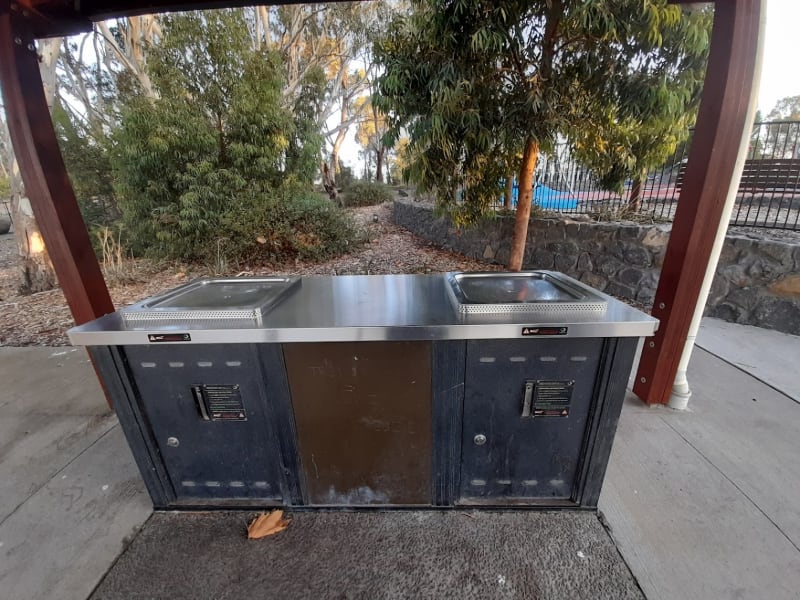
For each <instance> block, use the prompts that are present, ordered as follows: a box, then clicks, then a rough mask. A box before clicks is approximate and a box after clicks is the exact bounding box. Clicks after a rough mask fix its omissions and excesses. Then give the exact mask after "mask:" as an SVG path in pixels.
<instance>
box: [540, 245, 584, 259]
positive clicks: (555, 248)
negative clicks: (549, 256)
mask: <svg viewBox="0 0 800 600" xmlns="http://www.w3.org/2000/svg"><path fill="white" fill-rule="evenodd" d="M547 249H548V250H550V252H553V253H554V254H569V255H572V256H578V253H579V252H580V250H579V249H578V245H577V244H576V243H575V242H551V243H549V244H547Z"/></svg>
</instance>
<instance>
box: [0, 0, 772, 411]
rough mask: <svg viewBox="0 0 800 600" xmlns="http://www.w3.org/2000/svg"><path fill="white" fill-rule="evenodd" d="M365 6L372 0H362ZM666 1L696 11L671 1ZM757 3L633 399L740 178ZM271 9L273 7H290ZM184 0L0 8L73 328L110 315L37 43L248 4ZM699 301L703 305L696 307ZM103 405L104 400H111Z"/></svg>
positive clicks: (722, 25) (718, 17)
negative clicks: (124, 22)
mask: <svg viewBox="0 0 800 600" xmlns="http://www.w3.org/2000/svg"><path fill="white" fill-rule="evenodd" d="M367 1H368V0H367ZM670 1H671V2H672V3H674V4H697V3H696V2H688V1H687V0H670ZM764 2H765V0H716V2H714V5H715V9H714V25H713V30H712V35H711V45H710V54H709V62H708V70H707V72H706V76H705V81H704V86H703V95H702V100H701V103H700V109H699V112H698V117H697V123H696V125H695V133H694V141H693V144H692V148H691V151H690V153H689V159H688V162H687V165H686V171H685V176H684V180H683V186H682V189H681V192H680V199H679V203H678V208H677V212H676V214H675V218H674V221H673V225H672V232H671V234H670V238H669V243H668V245H667V250H666V254H665V257H664V263H663V266H662V269H661V276H660V278H659V282H658V288H657V291H656V296H655V300H654V303H653V311H652V314H653V316H654V317H657V318H658V319H660V321H661V325H660V326H659V329H658V331H657V333H656V335H655V337H653V338H649V339H648V340H647V341H646V343H645V346H644V348H643V350H642V356H641V362H640V364H639V370H638V372H637V374H636V380H635V384H634V388H633V390H634V392H635V393H636V394H637V395H638V396H639V397H640V398H641V399H642V400H643V401H644V402H646V403H647V404H666V403H667V402H668V400H669V398H670V394H671V392H672V386H673V381H674V379H675V375H676V372H677V370H678V365H679V362H680V360H681V356H682V354H683V350H684V345H685V343H686V338H687V335H688V334H689V330H690V326H691V322H692V318H693V316H694V313H695V309H696V307H697V304H698V299H699V297H700V296H701V288H702V285H703V280H704V278H705V274H706V270H707V267H708V264H709V261H710V258H711V255H712V247H713V245H714V239H715V237H716V234H717V230H718V229H719V227H720V221H721V217H722V215H723V208H724V205H725V201H726V197H727V195H728V190H729V188H730V186H731V185H732V184H733V185H735V184H736V182H732V179H733V177H734V175H735V174H736V163H737V157H738V153H739V147H740V145H741V142H742V139H743V136H745V135H746V129H747V127H748V123H747V119H748V108H749V104H750V101H751V96H752V91H753V89H754V87H755V86H757V85H758V82H756V81H754V73H755V71H756V66H757V54H758V46H759V35H760V33H759V26H760V19H761V13H762V5H763V3H764ZM289 3H290V2H283V1H278V2H272V3H271V4H289ZM252 4H253V3H252V2H242V1H240V0H234V1H219V2H214V1H204V2H203V1H201V2H197V1H194V2H192V1H181V0H150V1H149V2H148V1H136V0H112V1H110V2H101V1H100V0H0V85H2V90H3V95H4V98H5V105H6V116H7V120H8V128H9V132H10V134H11V141H12V145H13V148H14V152H15V155H16V157H17V162H18V163H19V167H20V173H21V175H22V180H23V183H24V185H25V190H26V196H27V197H28V199H29V200H30V203H31V206H32V208H33V212H34V216H35V217H36V221H37V223H38V225H39V228H40V231H41V234H42V237H43V239H44V242H45V246H46V247H47V249H48V252H49V254H50V258H51V260H52V263H53V266H54V268H55V272H56V276H57V278H58V282H59V284H60V286H61V288H62V290H63V292H64V296H65V297H66V300H67V303H68V305H69V308H70V311H71V312H72V316H73V317H74V319H75V322H76V324H78V325H80V324H83V323H86V322H88V321H91V320H93V319H95V318H98V317H101V316H103V315H105V314H108V313H111V312H113V311H114V305H113V303H112V301H111V297H110V295H109V293H108V288H107V286H106V283H105V280H104V279H103V274H102V271H101V269H100V266H99V264H98V262H97V258H96V257H95V254H94V251H93V249H92V244H91V241H90V239H89V234H88V232H87V230H86V226H85V224H84V222H83V218H82V217H81V213H80V210H79V209H78V203H77V200H76V197H75V192H74V190H73V188H72V184H71V182H70V179H69V176H68V175H67V171H66V167H65V165H64V160H63V158H62V156H61V151H60V149H59V146H58V142H57V139H56V133H55V130H54V128H53V123H52V120H51V118H50V112H49V110H48V107H47V102H46V100H45V95H44V90H43V86H42V79H41V75H40V72H39V57H38V55H37V52H36V45H35V40H36V39H37V38H47V37H56V36H67V35H74V34H79V33H86V32H90V31H91V30H92V22H93V21H97V20H103V19H109V18H114V17H124V16H133V15H141V14H149V13H157V12H166V11H180V10H196V9H212V8H228V7H240V6H250V5H252ZM703 301H704V299H703ZM109 402H110V399H109Z"/></svg>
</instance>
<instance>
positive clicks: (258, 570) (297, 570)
mask: <svg viewBox="0 0 800 600" xmlns="http://www.w3.org/2000/svg"><path fill="white" fill-rule="evenodd" d="M250 515H252V513H232V512H218V513H156V514H154V515H153V517H152V518H151V519H150V520H149V521H148V523H147V525H146V526H145V527H144V529H143V530H142V531H141V533H139V535H138V536H137V537H136V539H135V540H134V541H133V543H132V544H131V546H130V547H129V548H128V550H127V551H126V552H125V553H124V554H123V555H122V557H121V558H120V559H119V561H118V562H117V563H116V564H115V565H114V567H113V568H112V569H111V571H109V573H108V575H107V576H106V578H105V579H104V580H103V582H102V583H101V584H100V586H99V587H98V588H97V590H96V591H95V593H94V594H93V595H92V600H137V599H144V598H170V599H171V600H181V599H191V600H200V599H205V598H209V599H210V598H214V599H216V600H222V599H225V598H237V599H239V598H280V599H281V600H283V599H286V600H290V599H296V598H302V599H305V598H308V599H318V598H319V599H323V598H325V599H327V598H364V599H370V600H378V599H382V598H387V599H388V598H391V599H397V598H443V599H444V598H458V599H471V598H476V599H478V598H479V599H481V600H485V599H488V598H491V599H501V598H531V599H538V598H541V599H545V598H546V599H553V600H556V599H561V598H563V599H565V600H566V599H569V600H580V599H584V598H585V599H589V598H592V599H594V598H614V599H619V600H623V599H628V598H630V599H643V596H642V594H641V591H640V590H639V588H638V586H637V585H636V582H635V580H634V579H633V577H632V576H631V575H630V572H629V571H628V568H627V566H626V565H625V563H624V561H623V560H622V558H621V557H620V556H619V554H618V552H617V550H616V548H615V547H614V544H613V543H612V542H611V540H610V539H609V537H608V535H607V533H606V531H605V530H604V529H603V527H602V525H601V524H600V522H599V520H598V519H597V517H596V515H594V514H593V513H587V512H565V511H564V512H477V511H470V512H461V511H447V512H434V511H415V512H410V511H388V512H298V513H294V514H292V515H291V518H292V523H291V525H290V526H289V528H288V529H287V530H286V531H284V532H282V533H280V534H278V535H276V536H274V537H269V538H265V539H262V540H248V539H246V534H245V527H246V523H247V521H248V518H249V516H250Z"/></svg>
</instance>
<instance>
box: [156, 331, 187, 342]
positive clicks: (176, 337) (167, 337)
mask: <svg viewBox="0 0 800 600" xmlns="http://www.w3.org/2000/svg"><path fill="white" fill-rule="evenodd" d="M147 340H148V341H150V342H191V341H192V336H191V335H189V334H188V333H150V334H148V335H147Z"/></svg>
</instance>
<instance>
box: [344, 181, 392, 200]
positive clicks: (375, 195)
mask: <svg viewBox="0 0 800 600" xmlns="http://www.w3.org/2000/svg"><path fill="white" fill-rule="evenodd" d="M391 199H392V192H391V190H390V189H389V187H388V186H387V185H386V184H383V183H378V182H375V181H354V182H353V183H352V184H350V186H349V187H348V188H347V190H346V191H345V192H344V193H343V194H342V205H343V206H373V205H375V204H383V203H384V202H388V201H389V200H391Z"/></svg>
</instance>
